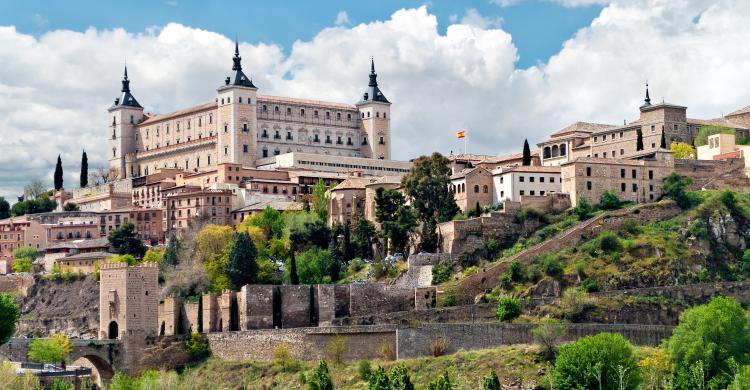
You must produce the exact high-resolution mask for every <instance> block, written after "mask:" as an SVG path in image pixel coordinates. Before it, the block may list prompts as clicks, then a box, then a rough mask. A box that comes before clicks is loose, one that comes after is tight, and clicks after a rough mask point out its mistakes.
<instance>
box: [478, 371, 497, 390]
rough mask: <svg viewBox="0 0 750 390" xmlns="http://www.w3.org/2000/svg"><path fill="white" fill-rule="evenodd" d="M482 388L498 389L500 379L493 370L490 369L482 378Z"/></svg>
mask: <svg viewBox="0 0 750 390" xmlns="http://www.w3.org/2000/svg"><path fill="white" fill-rule="evenodd" d="M482 390H500V379H498V377H497V374H496V373H495V371H490V374H489V375H487V376H486V377H484V378H482Z"/></svg>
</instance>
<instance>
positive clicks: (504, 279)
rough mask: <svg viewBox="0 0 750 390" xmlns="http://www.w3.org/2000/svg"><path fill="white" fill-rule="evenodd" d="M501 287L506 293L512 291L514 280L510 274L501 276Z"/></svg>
mask: <svg viewBox="0 0 750 390" xmlns="http://www.w3.org/2000/svg"><path fill="white" fill-rule="evenodd" d="M500 287H501V288H502V289H503V290H505V291H510V290H511V289H512V288H513V278H512V277H511V276H510V273H509V272H506V273H504V274H502V275H500Z"/></svg>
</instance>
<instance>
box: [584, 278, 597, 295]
mask: <svg viewBox="0 0 750 390" xmlns="http://www.w3.org/2000/svg"><path fill="white" fill-rule="evenodd" d="M581 288H582V289H583V291H586V292H588V293H594V292H598V291H599V283H597V282H596V280H594V279H591V278H586V279H584V280H583V282H581Z"/></svg>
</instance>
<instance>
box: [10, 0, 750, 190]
mask: <svg viewBox="0 0 750 390" xmlns="http://www.w3.org/2000/svg"><path fill="white" fill-rule="evenodd" d="M748 17H750V2H748V1H742V0H713V1H709V0H477V1H460V2H459V1H437V0H436V1H431V2H418V1H394V0H381V1H377V2H345V1H334V0H331V1H324V2H309V1H284V2H279V1H277V2H267V1H266V2H247V1H236V2H232V1H207V2H187V1H181V0H168V1H135V0H133V1H128V2H125V3H113V2H99V1H97V2H93V1H92V2H76V1H68V2H57V1H34V2H29V1H27V2H20V1H18V2H16V1H14V2H11V1H7V2H2V3H0V134H2V136H3V142H0V196H5V197H6V198H8V199H9V200H11V201H12V200H14V199H15V197H16V196H17V195H19V194H20V193H21V192H22V188H23V185H24V184H27V183H28V182H29V181H31V180H33V179H41V180H43V181H44V182H45V183H47V184H50V185H51V183H52V171H53V170H54V164H55V161H56V158H57V155H58V154H60V155H61V157H62V160H63V166H64V167H65V172H66V176H65V180H66V187H75V186H76V185H77V176H78V169H79V163H80V155H81V150H82V149H85V150H86V151H87V153H88V155H89V166H90V167H92V169H93V167H96V166H100V165H104V164H105V163H106V161H105V148H106V144H105V132H106V125H107V121H106V119H107V118H106V109H107V107H108V106H109V105H110V104H111V102H112V100H113V99H114V98H115V97H116V96H118V94H119V87H120V79H121V76H122V67H123V64H124V62H125V61H126V59H127V64H128V73H129V76H130V79H131V89H132V91H133V94H134V95H135V97H136V98H137V99H138V101H139V102H140V103H141V104H142V105H143V106H144V107H145V108H146V111H148V112H153V113H167V112H170V111H174V110H178V109H183V108H186V107H189V106H193V105H197V104H202V103H206V102H209V101H212V100H213V99H214V97H215V94H216V88H217V87H218V86H219V85H220V84H221V82H222V80H223V79H224V77H226V76H227V75H228V74H229V71H230V69H231V63H232V62H231V56H232V53H233V48H234V44H233V41H234V40H235V39H238V40H239V42H240V52H241V54H242V57H243V68H244V70H246V73H250V74H252V77H253V79H254V82H255V84H256V85H257V86H258V87H259V93H260V94H266V95H281V96H292V97H300V98H312V99H318V100H331V101H336V102H345V103H354V102H356V101H357V100H358V98H359V96H360V95H361V93H362V91H363V90H364V88H365V86H366V85H367V84H366V83H367V72H368V70H369V59H370V57H371V56H372V57H374V58H375V64H376V68H377V71H378V74H379V76H378V81H379V84H380V87H381V90H382V91H383V93H384V94H385V95H386V96H387V97H388V99H389V100H390V101H391V102H393V105H392V107H391V115H392V123H391V128H392V140H393V145H392V151H393V157H394V158H397V159H410V158H414V157H417V156H419V155H420V154H427V153H431V152H433V151H439V152H442V153H449V152H450V151H452V150H453V151H459V150H463V147H464V146H463V144H462V143H460V142H459V141H458V140H457V139H456V138H455V132H456V131H458V130H465V131H466V132H467V148H468V151H469V152H472V153H484V154H492V155H497V154H505V153H513V152H517V151H519V150H520V148H521V145H522V144H523V141H524V139H528V140H529V142H530V143H531V144H532V145H533V144H535V143H538V142H541V141H543V140H544V139H545V138H546V137H547V136H548V135H549V134H550V133H551V132H554V131H556V130H559V129H561V128H563V127H565V126H567V125H569V124H571V123H573V122H575V121H591V122H602V123H613V124H618V123H622V121H623V120H627V121H631V120H635V119H637V116H638V106H640V104H641V103H642V100H643V96H644V84H645V82H646V80H648V82H649V84H650V85H651V97H652V99H653V100H656V101H661V100H667V101H669V102H672V103H676V104H682V105H686V106H688V116H689V117H695V118H714V117H718V116H721V115H722V113H728V112H731V111H733V110H735V109H738V108H740V107H743V106H746V105H748V104H750V88H747V85H748V82H750V72H747V71H746V69H748V66H749V65H750V51H748V50H744V49H743V48H745V47H746V42H747V41H748V39H749V38H750V24H748V23H746V21H747V20H748Z"/></svg>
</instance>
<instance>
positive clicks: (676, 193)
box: [663, 172, 693, 208]
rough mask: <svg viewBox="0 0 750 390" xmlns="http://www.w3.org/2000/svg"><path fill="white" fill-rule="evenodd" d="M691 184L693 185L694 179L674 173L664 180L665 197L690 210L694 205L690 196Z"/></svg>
mask: <svg viewBox="0 0 750 390" xmlns="http://www.w3.org/2000/svg"><path fill="white" fill-rule="evenodd" d="M691 184H693V179H691V178H689V177H686V176H680V175H678V174H677V173H675V172H672V173H670V174H669V176H667V177H665V178H664V186H663V190H664V195H665V196H667V197H668V198H671V199H672V200H674V201H675V202H676V203H677V205H679V206H680V207H682V208H688V207H690V205H691V203H692V201H691V199H690V196H689V194H688V189H689V188H690V185H691Z"/></svg>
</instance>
